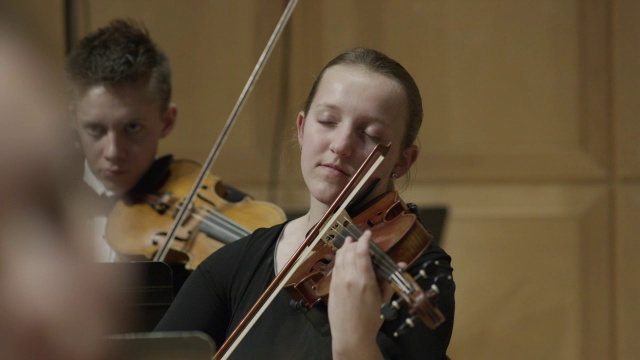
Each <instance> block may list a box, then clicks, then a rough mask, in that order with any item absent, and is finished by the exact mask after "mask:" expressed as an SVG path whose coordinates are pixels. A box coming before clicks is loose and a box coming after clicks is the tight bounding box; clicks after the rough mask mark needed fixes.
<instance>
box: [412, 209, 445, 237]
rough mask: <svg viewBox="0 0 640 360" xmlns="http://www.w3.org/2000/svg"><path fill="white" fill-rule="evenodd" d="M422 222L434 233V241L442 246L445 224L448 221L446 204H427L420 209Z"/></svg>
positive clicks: (419, 214)
mask: <svg viewBox="0 0 640 360" xmlns="http://www.w3.org/2000/svg"><path fill="white" fill-rule="evenodd" d="M418 211H419V212H418V217H419V218H420V222H421V223H422V224H423V225H424V227H426V228H427V229H429V231H431V234H433V243H434V244H435V245H438V246H440V247H442V238H443V236H444V230H445V224H446V223H447V207H446V206H425V207H420V208H419V210H418Z"/></svg>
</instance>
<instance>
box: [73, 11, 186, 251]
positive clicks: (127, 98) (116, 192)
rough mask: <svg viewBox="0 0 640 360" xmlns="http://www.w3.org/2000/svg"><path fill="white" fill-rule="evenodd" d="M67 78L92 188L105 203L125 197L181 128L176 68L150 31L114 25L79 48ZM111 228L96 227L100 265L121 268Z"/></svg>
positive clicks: (103, 219)
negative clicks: (174, 89)
mask: <svg viewBox="0 0 640 360" xmlns="http://www.w3.org/2000/svg"><path fill="white" fill-rule="evenodd" d="M66 74H67V83H68V88H69V92H70V95H71V102H70V111H71V115H72V119H73V127H74V129H75V131H76V133H77V134H78V137H79V142H80V145H81V148H82V151H83V154H84V157H85V166H84V180H85V182H86V183H87V184H88V185H89V186H90V187H91V188H92V189H93V190H94V191H95V192H96V194H98V195H100V196H104V197H107V198H111V199H117V198H118V197H120V196H124V195H126V194H127V193H128V192H130V191H131V190H132V189H133V188H134V187H135V186H136V185H137V184H139V182H140V180H141V179H142V178H143V176H144V175H145V173H147V172H148V171H149V169H150V168H151V166H152V165H153V164H154V161H155V160H156V155H157V149H158V143H159V141H160V139H162V138H164V137H165V136H167V135H168V134H169V133H170V132H171V130H172V129H173V127H174V125H175V121H176V114H177V108H176V106H175V104H172V103H171V67H170V64H169V60H168V58H167V56H166V55H165V54H164V53H163V52H162V51H161V50H160V49H159V48H158V47H157V46H156V45H155V44H154V43H153V41H152V40H151V38H150V37H149V33H148V31H147V30H146V29H145V28H144V27H143V26H140V25H138V24H136V23H134V22H132V21H125V20H114V21H112V22H110V23H109V24H108V25H107V26H105V27H103V28H100V29H98V30H96V31H95V32H93V33H90V34H88V35H87V36H86V37H84V38H83V39H82V40H81V41H80V42H79V43H78V45H77V46H76V47H75V48H74V49H73V50H72V52H71V53H70V54H69V56H68V58H67V64H66ZM106 220H107V218H106V216H99V217H97V218H96V219H95V222H96V224H95V231H96V256H97V258H96V259H97V260H98V261H113V260H115V254H114V252H113V251H112V250H111V249H110V247H109V246H108V245H107V243H106V241H105V239H104V229H105V226H106Z"/></svg>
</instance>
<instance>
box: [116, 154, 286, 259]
mask: <svg viewBox="0 0 640 360" xmlns="http://www.w3.org/2000/svg"><path fill="white" fill-rule="evenodd" d="M160 161H165V162H170V164H164V166H167V165H168V166H169V168H170V170H169V172H168V175H169V176H168V177H167V178H166V180H164V181H163V182H162V183H161V184H160V185H159V186H157V187H158V188H157V189H153V190H150V189H149V188H148V186H149V185H147V189H144V190H135V189H134V191H133V192H132V193H131V194H129V195H128V196H126V197H125V198H124V199H123V200H121V201H118V202H117V203H116V204H115V205H114V207H113V208H112V210H111V212H110V213H109V216H108V222H107V228H106V238H107V242H108V243H109V245H110V246H111V248H113V249H114V251H116V252H117V253H118V254H120V255H124V256H125V257H127V258H136V257H140V258H143V259H153V257H154V256H155V254H156V253H157V252H158V250H159V248H160V246H161V244H163V243H164V241H165V238H166V236H167V233H168V232H169V229H170V227H171V225H172V223H173V222H174V221H175V218H176V215H177V214H178V212H179V210H181V208H182V207H184V206H186V205H185V201H184V198H185V195H186V194H187V193H188V191H189V189H190V188H191V186H192V185H193V183H194V182H195V179H196V177H197V175H198V174H199V172H200V170H201V166H200V165H199V164H198V163H196V162H194V161H190V160H173V161H170V160H166V159H165V158H163V159H160ZM153 175H154V176H157V175H158V174H153ZM144 180H145V179H144V178H143V180H142V183H144ZM228 195H229V190H228V188H227V187H226V186H225V185H224V184H223V183H222V181H221V180H220V178H218V177H216V176H213V175H211V174H208V175H207V176H206V177H205V179H204V181H203V182H202V183H201V184H200V185H199V188H198V192H197V196H196V198H195V200H194V201H193V202H191V203H190V204H189V205H188V206H187V209H185V210H186V211H187V216H186V217H185V220H184V221H182V223H181V225H180V227H179V229H178V231H177V232H176V233H175V235H174V238H173V239H174V241H172V242H171V243H170V246H171V247H170V250H169V252H168V254H167V256H166V258H165V259H164V261H165V262H167V263H170V264H184V267H185V268H186V269H187V270H193V269H195V268H196V267H197V266H198V264H200V263H201V262H202V261H203V260H204V259H205V258H206V257H207V256H209V255H210V254H211V253H213V252H214V251H216V250H218V249H219V248H221V247H222V246H223V245H225V244H228V243H230V242H233V241H235V240H238V239H240V238H241V237H244V236H246V235H249V234H250V233H251V232H253V231H254V230H255V229H257V228H260V227H270V226H273V225H276V224H279V223H281V222H283V221H285V220H286V216H285V214H284V212H283V211H282V209H281V208H279V207H278V206H276V205H274V204H271V203H268V202H263V201H257V200H254V199H252V198H250V197H249V196H244V197H243V198H242V199H241V200H239V201H235V202H233V201H230V200H228V199H227V198H228Z"/></svg>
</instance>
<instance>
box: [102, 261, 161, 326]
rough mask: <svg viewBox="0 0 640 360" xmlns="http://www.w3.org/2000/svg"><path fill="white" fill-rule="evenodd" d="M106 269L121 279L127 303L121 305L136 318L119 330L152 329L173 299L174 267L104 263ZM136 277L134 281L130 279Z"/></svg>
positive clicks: (131, 263) (158, 264)
mask: <svg viewBox="0 0 640 360" xmlns="http://www.w3.org/2000/svg"><path fill="white" fill-rule="evenodd" d="M99 265H100V266H102V267H103V271H106V272H109V273H111V274H113V275H115V276H117V277H118V278H119V279H123V280H124V281H122V282H121V283H124V285H122V286H123V287H122V288H121V289H119V290H121V291H122V292H124V293H125V302H124V303H123V304H119V305H120V306H121V307H122V308H124V311H125V312H127V313H128V314H130V316H129V318H130V319H132V321H130V322H129V323H127V324H123V328H120V329H117V330H116V332H118V333H125V332H145V331H152V330H153V329H154V328H155V326H156V324H157V323H158V322H159V321H160V319H161V318H162V316H164V313H165V312H166V311H167V309H168V308H169V306H170V305H171V302H172V301H173V275H172V272H171V268H170V267H169V266H168V265H167V264H165V263H163V262H157V261H132V262H114V263H100V264H99ZM131 279H134V280H132V281H129V280H131Z"/></svg>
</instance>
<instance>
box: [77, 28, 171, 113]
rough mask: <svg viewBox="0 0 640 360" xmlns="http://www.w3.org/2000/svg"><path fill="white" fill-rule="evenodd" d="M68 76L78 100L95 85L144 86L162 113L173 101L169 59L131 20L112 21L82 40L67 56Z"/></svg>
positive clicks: (147, 34) (145, 30)
mask: <svg viewBox="0 0 640 360" xmlns="http://www.w3.org/2000/svg"><path fill="white" fill-rule="evenodd" d="M66 75H67V80H68V85H69V86H70V90H71V91H72V92H74V93H75V95H77V96H78V95H81V94H83V93H84V92H85V91H87V90H88V89H89V88H91V87H93V86H96V85H105V86H113V85H116V86H117V85H123V84H125V85H130V84H133V85H137V84H142V85H144V86H148V88H147V89H148V91H149V93H150V94H151V95H152V96H153V97H154V99H155V100H156V101H158V103H159V104H160V106H161V107H162V109H163V110H165V109H167V107H168V106H169V101H170V100H171V66H170V64H169V59H168V58H167V56H166V55H165V54H164V53H163V52H162V51H161V50H160V49H159V48H158V47H157V46H156V45H155V44H154V43H153V41H152V40H151V38H150V37H149V32H148V31H147V29H146V28H145V27H144V26H143V25H141V24H138V23H136V22H134V21H132V20H122V19H118V20H113V21H111V22H110V23H109V24H108V25H107V26H105V27H102V28H100V29H98V30H96V31H94V32H92V33H90V34H89V35H87V36H85V37H84V38H83V39H81V40H80V42H79V43H78V44H77V46H76V47H75V48H74V49H73V50H72V51H71V53H70V54H69V55H68V56H67V61H66Z"/></svg>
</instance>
